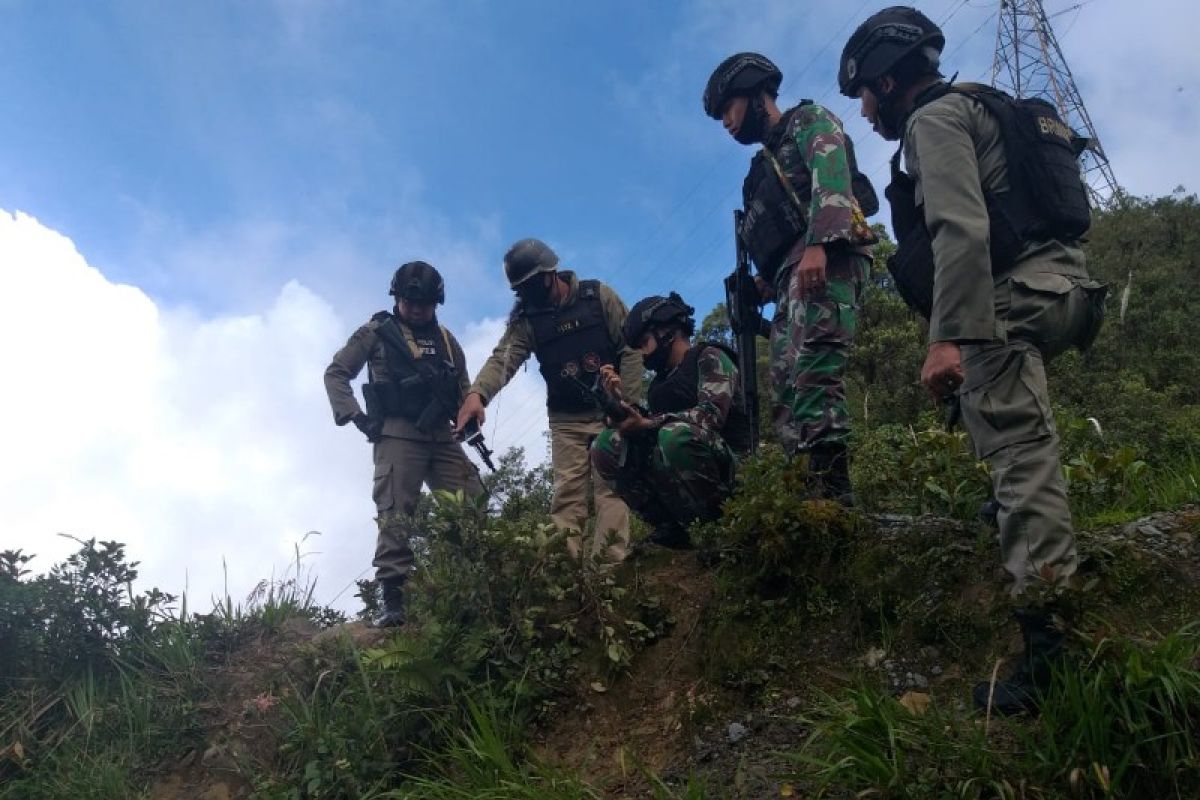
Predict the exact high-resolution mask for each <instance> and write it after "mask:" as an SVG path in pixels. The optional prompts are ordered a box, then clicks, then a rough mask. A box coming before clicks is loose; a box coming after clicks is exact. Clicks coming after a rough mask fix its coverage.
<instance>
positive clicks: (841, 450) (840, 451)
mask: <svg viewBox="0 0 1200 800" xmlns="http://www.w3.org/2000/svg"><path fill="white" fill-rule="evenodd" d="M808 471H809V474H810V476H811V478H812V480H813V487H814V488H815V489H816V490H817V492H818V493H819V494H820V496H821V497H823V498H825V499H826V500H835V501H837V502H838V503H841V504H842V505H844V506H847V507H851V506H853V505H854V490H853V488H852V487H851V486H850V457H849V455H848V454H847V452H846V445H845V443H844V442H822V443H821V444H818V445H816V446H814V447H813V449H812V450H811V451H809V456H808Z"/></svg>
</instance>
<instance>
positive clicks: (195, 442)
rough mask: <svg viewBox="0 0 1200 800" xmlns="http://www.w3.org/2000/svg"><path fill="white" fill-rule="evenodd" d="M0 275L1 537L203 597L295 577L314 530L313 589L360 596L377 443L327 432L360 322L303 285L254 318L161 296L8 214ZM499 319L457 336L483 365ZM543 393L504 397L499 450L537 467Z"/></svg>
mask: <svg viewBox="0 0 1200 800" xmlns="http://www.w3.org/2000/svg"><path fill="white" fill-rule="evenodd" d="M0 282H2V284H0V285H2V289H0V358H2V361H3V363H4V364H5V366H6V367H7V368H8V370H9V376H10V377H9V380H8V386H9V387H10V388H9V390H8V391H7V392H5V393H3V395H0V441H3V442H4V443H5V444H4V451H5V458H4V459H3V460H2V461H0V530H2V531H3V532H4V534H3V535H4V538H3V541H2V542H0V547H4V548H22V549H24V550H25V551H26V552H30V553H36V554H37V555H38V558H37V560H36V561H35V562H34V566H35V567H37V568H39V569H46V568H48V567H49V566H50V565H51V564H52V563H54V562H55V561H57V560H58V559H61V558H62V557H63V556H64V555H66V554H67V553H68V552H70V551H71V550H73V549H75V547H76V545H75V543H74V542H71V541H69V540H66V539H63V538H61V537H57V536H55V535H54V534H56V533H59V532H63V533H69V534H71V535H73V536H76V537H80V538H89V537H93V536H95V537H97V538H100V539H116V540H118V541H121V542H124V543H126V545H127V552H128V553H129V555H130V558H131V559H135V560H139V561H141V562H142V566H141V574H142V581H143V585H151V584H153V585H158V586H159V587H160V588H162V589H164V590H166V591H170V592H179V591H181V590H182V589H184V587H185V581H186V584H187V586H188V588H189V591H190V594H191V596H192V604H193V607H196V606H197V605H200V606H203V605H204V604H205V603H206V602H207V599H208V597H209V596H210V595H213V594H217V593H221V592H223V591H224V586H225V585H226V581H227V585H228V587H229V590H230V593H231V594H232V595H233V596H234V598H235V599H239V598H240V597H243V596H244V595H245V594H246V593H247V592H248V591H249V590H250V589H251V588H252V587H253V586H254V584H255V583H257V582H258V581H259V580H260V579H262V578H266V577H271V576H272V575H275V576H280V575H282V574H284V572H285V571H286V570H287V569H288V566H289V564H290V562H291V560H292V558H293V556H294V550H293V548H294V547H295V545H296V544H297V543H298V542H300V541H301V539H302V538H303V537H304V534H305V533H306V532H307V531H310V530H318V531H321V532H322V534H323V535H322V536H321V537H317V538H310V539H309V540H307V541H306V542H305V543H304V545H303V549H304V550H306V551H315V552H313V553H311V554H310V555H308V556H306V558H305V559H304V564H305V565H306V566H307V567H308V568H310V569H311V570H312V573H313V574H315V575H316V576H317V578H318V592H317V594H318V597H319V598H321V599H323V600H326V601H328V600H331V599H333V598H334V597H335V596H337V595H339V594H340V597H339V598H338V599H337V601H336V603H337V605H339V606H341V607H343V608H351V607H353V605H354V604H353V602H352V597H351V596H352V584H353V580H354V578H355V577H358V576H359V575H360V574H362V573H364V572H367V573H368V574H369V567H370V559H371V554H372V552H373V545H374V524H373V522H372V517H373V512H374V509H373V507H372V505H371V501H370V480H371V463H370V450H369V448H368V446H367V445H366V443H365V442H363V441H362V440H361V438H360V436H359V435H358V433H357V431H354V430H353V428H342V429H339V428H336V427H335V426H334V425H333V424H332V416H331V414H330V411H329V407H328V401H327V400H326V398H325V393H324V391H323V387H322V382H321V375H322V373H323V371H324V368H325V366H326V364H327V363H328V360H329V357H330V356H331V355H332V354H333V352H334V351H335V350H336V349H337V348H338V347H339V346H340V345H341V344H342V343H343V342H344V341H345V339H346V337H347V336H348V335H349V334H350V333H351V332H352V330H353V329H354V327H355V326H356V325H358V324H361V321H358V320H355V321H351V322H346V321H344V320H342V319H339V318H338V316H337V315H336V314H335V313H334V311H333V309H332V308H331V306H330V304H329V303H327V302H326V301H325V300H323V299H322V298H321V297H319V296H317V295H316V294H315V293H313V292H312V291H311V290H309V289H307V288H305V287H304V286H303V285H301V284H299V283H297V282H295V281H293V282H290V283H287V284H286V285H284V286H283V287H282V289H279V290H278V292H277V294H276V296H275V297H274V298H273V300H272V301H271V302H270V304H269V306H268V307H266V308H264V309H262V310H261V311H258V312H256V313H248V314H244V315H239V316H218V317H213V318H202V317H199V316H197V315H196V314H195V313H194V312H190V311H187V310H178V309H167V308H160V307H158V306H157V305H156V304H155V303H154V301H152V300H151V299H150V298H149V297H148V296H147V295H146V294H145V293H143V292H142V291H141V290H140V289H138V288H136V287H133V286H128V285H120V284H115V283H112V282H110V281H109V280H107V279H106V278H105V277H104V275H103V274H102V273H101V272H100V271H99V270H97V269H95V268H94V267H92V266H89V265H88V263H87V262H86V260H85V258H84V257H83V256H82V255H81V254H80V253H79V252H78V251H77V250H76V248H75V246H74V244H73V243H72V242H71V241H70V240H69V239H68V238H66V237H64V236H62V235H60V234H58V233H56V232H55V231H52V230H50V229H48V228H46V227H44V226H43V225H41V224H40V223H39V222H38V221H37V220H36V219H34V218H32V217H30V216H27V215H25V214H21V213H16V214H11V213H8V212H3V211H0ZM369 313H370V312H367V313H364V314H363V320H362V321H365V318H366V316H368V314H369ZM502 326H503V321H502V320H494V319H492V320H483V321H480V322H478V323H475V324H472V325H470V326H469V327H468V328H467V329H466V331H465V332H464V333H463V336H462V337H461V339H462V341H463V344H464V348H465V349H466V350H467V352H468V359H469V360H468V364H469V365H470V367H471V368H472V369H473V370H475V369H478V367H479V365H480V364H482V361H483V358H484V356H485V355H486V354H487V353H488V352H490V349H491V346H492V345H493V344H494V343H495V342H496V341H497V340H498V339H499V333H500V330H501V329H502ZM543 396H544V390H543V389H542V387H541V381H540V379H539V378H538V377H537V375H536V373H535V372H534V371H532V370H530V371H529V372H527V373H521V374H519V376H518V378H517V380H515V381H514V383H513V385H512V386H510V387H509V388H508V389H507V390H506V391H505V392H504V393H503V394H502V395H501V396H500V399H499V401H498V403H494V404H493V407H492V409H491V419H490V420H489V424H488V425H487V426H486V431H487V433H488V434H489V438H491V439H492V446H493V447H494V448H495V450H496V452H497V453H499V452H502V451H503V449H504V448H506V447H507V446H510V445H524V446H525V447H526V450H527V453H528V454H529V455H530V456H531V457H532V458H533V459H535V460H540V458H541V457H542V456H543V454H544V447H543V446H542V443H541V438H540V437H541V432H542V431H543V430H544V429H545V411H544V406H543V400H542V397H543ZM497 417H499V419H500V427H499V428H496V427H495V426H494V425H493V424H492V421H493V420H495V419H496V418H497ZM223 559H224V561H225V562H226V564H227V565H228V573H227V576H226V574H225V573H224V570H223V567H222V560H223ZM348 587H349V588H348Z"/></svg>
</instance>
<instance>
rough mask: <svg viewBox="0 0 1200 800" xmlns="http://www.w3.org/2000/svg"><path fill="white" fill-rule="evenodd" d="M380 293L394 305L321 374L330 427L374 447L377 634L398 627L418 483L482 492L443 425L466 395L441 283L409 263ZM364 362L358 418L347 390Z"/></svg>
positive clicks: (419, 263) (463, 365)
mask: <svg viewBox="0 0 1200 800" xmlns="http://www.w3.org/2000/svg"><path fill="white" fill-rule="evenodd" d="M389 294H391V295H392V296H394V297H395V298H396V304H395V307H394V308H393V309H392V311H391V312H390V313H389V312H387V311H380V312H379V313H377V314H375V315H374V316H373V317H371V320H370V321H369V322H368V323H367V324H366V325H363V326H362V327H361V328H359V329H358V330H357V331H355V332H354V335H353V336H351V337H350V341H348V342H347V343H346V346H345V347H343V348H342V349H341V350H339V351H338V352H337V354H336V355H335V356H334V357H333V362H332V363H331V364H330V365H329V366H328V367H327V368H326V370H325V391H326V392H327V393H328V394H329V403H330V405H331V406H332V407H333V419H334V422H336V423H337V424H338V425H345V424H346V423H347V422H352V423H354V425H355V427H357V428H358V429H359V430H360V431H361V432H362V433H363V434H364V435H365V436H366V437H367V441H369V442H371V443H372V444H373V445H374V455H375V485H374V490H373V497H374V499H375V508H376V511H377V512H378V517H377V518H376V521H377V522H378V524H379V538H378V539H377V541H376V545H375V560H374V565H375V570H376V571H375V576H376V579H377V580H378V581H379V584H380V586H381V588H382V590H383V614H382V616H380V618H379V619H378V620H376V623H375V624H376V625H377V626H378V627H392V626H396V625H403V624H404V621H405V614H404V582H405V580H406V579H407V577H408V573H409V572H410V570H411V569H412V562H413V552H412V548H411V547H409V542H408V539H409V536H410V535H411V534H412V533H414V532H415V531H414V530H413V528H414V518H413V514H414V512H415V511H416V505H417V500H418V498H419V497H420V494H421V485H422V484H428V485H429V488H430V489H445V490H448V491H458V490H462V491H463V493H464V494H465V495H467V496H474V495H477V494H479V493H481V492H482V491H483V485H482V484H481V483H480V480H479V473H478V471H477V470H476V469H475V467H474V465H472V464H471V462H470V461H469V460H468V459H467V457H466V455H465V454H464V453H463V450H462V446H461V445H460V444H459V443H458V442H457V441H455V438H454V435H453V428H452V427H451V420H452V419H453V417H454V413H455V411H456V410H457V409H458V405H459V403H460V401H461V398H462V396H463V393H464V391H465V390H466V388H467V364H466V359H465V357H464V356H463V351H462V347H460V346H459V344H458V341H457V340H456V339H455V338H454V336H453V335H452V334H451V333H450V332H449V331H448V330H446V329H445V328H443V327H442V326H441V325H439V324H438V321H437V315H436V313H435V312H436V308H437V306H438V305H439V304H441V303H444V302H445V299H446V298H445V285H444V284H443V282H442V276H441V275H439V274H438V271H437V270H436V269H434V268H433V267H432V266H430V265H429V264H426V263H425V262H424V261H411V262H409V263H407V264H404V265H403V266H401V267H400V268H399V269H398V270H396V273H395V275H394V276H393V277H392V286H391V289H390V290H389ZM364 365H366V366H367V370H368V375H369V378H370V382H369V383H368V384H367V385H365V386H364V387H363V396H364V399H365V400H366V406H367V412H366V413H363V410H362V408H361V407H360V406H359V405H358V401H357V400H355V398H354V391H353V390H352V389H351V388H350V381H352V380H354V378H356V377H358V374H359V372H361V371H362V368H363V366H364Z"/></svg>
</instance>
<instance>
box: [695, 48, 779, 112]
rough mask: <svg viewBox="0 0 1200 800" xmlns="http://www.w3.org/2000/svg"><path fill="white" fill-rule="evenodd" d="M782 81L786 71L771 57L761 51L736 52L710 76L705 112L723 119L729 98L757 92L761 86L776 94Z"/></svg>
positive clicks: (705, 89) (705, 98)
mask: <svg viewBox="0 0 1200 800" xmlns="http://www.w3.org/2000/svg"><path fill="white" fill-rule="evenodd" d="M782 82H783V73H782V72H780V71H779V67H777V66H775V64H774V63H772V62H771V59H769V58H767V57H766V56H764V55H760V54H758V53H736V54H734V55H732V56H730V57H729V58H727V59H725V60H724V61H722V62H721V63H720V64H718V65H717V68H716V69H715V70H713V74H712V75H711V76H709V79H708V84H707V85H706V86H705V87H704V113H705V114H708V115H709V116H710V117H712V118H713V119H720V118H721V110H722V109H723V108H724V107H725V103H726V102H727V101H728V100H729V98H731V97H737V96H739V95H749V94H753V93H754V92H756V91H757V90H758V89H760V88H761V89H764V90H765V91H766V92H767V93H768V94H769V95H771V96H772V97H775V96H776V95H778V94H779V84H780V83H782Z"/></svg>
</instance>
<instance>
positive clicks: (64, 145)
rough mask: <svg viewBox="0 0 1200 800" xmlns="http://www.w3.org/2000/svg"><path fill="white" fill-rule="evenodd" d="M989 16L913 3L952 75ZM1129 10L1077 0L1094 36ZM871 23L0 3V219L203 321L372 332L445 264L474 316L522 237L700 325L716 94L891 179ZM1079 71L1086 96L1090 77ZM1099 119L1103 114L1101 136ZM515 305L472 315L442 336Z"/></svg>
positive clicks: (720, 189)
mask: <svg viewBox="0 0 1200 800" xmlns="http://www.w3.org/2000/svg"><path fill="white" fill-rule="evenodd" d="M995 5H996V4H995V3H992V2H986V1H985V0H931V1H930V2H926V3H923V4H922V7H923V8H924V10H926V11H927V13H929V14H930V15H931V16H932V17H934V18H935V19H937V20H939V21H944V23H945V26H946V31H947V36H948V40H949V45H948V47H947V53H948V58H947V67H948V68H949V69H951V70H960V71H961V74H962V76H963V77H980V76H981V75H982V74H984V73H986V72H987V67H988V65H989V64H990V61H991V47H992V43H993V41H994V23H990V24H989V20H990V19H994V11H995ZM1073 5H1075V4H1074V3H1067V2H1065V0H1062V1H1061V2H1049V3H1047V7H1048V8H1049V9H1051V11H1052V12H1053V10H1054V9H1056V8H1061V9H1068V10H1067V11H1066V12H1064V13H1062V14H1061V15H1059V17H1057V18H1056V20H1055V22H1056V24H1058V25H1059V29H1060V31H1061V32H1062V39H1063V43H1064V47H1065V48H1066V49H1067V51H1068V56H1069V57H1070V56H1071V55H1073V53H1072V51H1071V45H1072V44H1075V45H1077V47H1076V53H1078V54H1080V57H1081V60H1082V58H1083V56H1084V55H1087V53H1088V51H1086V50H1080V48H1079V47H1078V45H1080V44H1082V42H1081V41H1080V40H1079V37H1078V36H1077V33H1078V29H1077V23H1079V22H1080V13H1081V12H1080V11H1078V10H1075V11H1072V10H1070V9H1071V7H1072V6H1073ZM1117 5H1119V4H1118V3H1116V0H1093V2H1092V3H1090V4H1089V5H1088V6H1087V9H1086V10H1085V11H1083V12H1082V13H1083V14H1084V15H1087V16H1084V17H1083V21H1084V22H1085V23H1087V22H1091V21H1099V20H1100V18H1101V16H1102V15H1111V14H1112V12H1115V11H1116V6H1117ZM1150 5H1155V4H1150ZM1169 5H1170V4H1167V3H1164V4H1163V6H1164V10H1168V8H1167V7H1168V6H1169ZM1180 7H1182V6H1180ZM874 8H875V5H873V4H871V3H859V2H857V0H853V1H852V2H849V3H844V4H840V5H834V4H826V3H815V2H780V1H779V0H766V1H765V2H764V1H762V0H760V1H759V2H747V3H735V2H722V1H718V0H708V1H706V2H699V3H667V2H658V3H644V2H638V3H635V2H614V3H595V4H584V3H551V2H510V3H487V2H448V3H436V2H405V3H400V2H394V3H366V2H358V3H352V2H310V1H309V0H297V1H296V2H282V1H281V2H258V3H242V2H206V3H152V2H113V3H74V2H70V3H63V2H21V1H19V0H18V1H16V2H14V1H13V0H8V2H5V3H3V4H0V14H2V17H3V25H2V26H0V58H2V59H3V62H4V65H5V69H4V70H3V72H2V73H0V93H2V94H0V96H3V97H4V98H5V104H6V107H7V113H6V114H5V115H3V119H2V120H0V142H2V143H3V145H4V148H3V153H2V154H0V189H2V190H3V196H0V201H2V202H3V203H4V204H5V205H7V206H9V207H15V208H21V209H26V210H29V211H30V212H31V213H34V214H35V215H37V216H38V217H39V219H41V220H43V221H45V222H46V223H47V224H48V225H50V226H51V227H53V228H55V229H57V230H61V231H63V232H66V233H67V234H68V235H70V236H71V237H72V239H73V240H74V241H75V242H76V243H77V244H78V245H79V246H80V248H81V249H82V250H83V251H84V252H85V253H87V254H88V256H89V258H90V259H91V260H92V261H93V262H94V263H96V264H98V265H100V266H101V267H102V269H103V270H104V271H105V273H106V274H107V275H109V276H110V277H112V278H113V279H115V280H120V281H129V282H132V283H135V284H137V285H139V286H141V287H142V288H144V289H145V290H146V291H148V292H149V293H150V294H151V295H152V296H154V297H155V298H157V299H161V300H163V301H164V302H167V303H171V304H187V305H195V306H197V307H198V308H200V309H201V310H205V311H224V310H231V309H239V308H246V307H252V306H253V305H254V304H255V303H259V302H261V300H262V299H263V298H264V297H266V296H268V295H270V294H271V293H273V292H274V291H275V290H276V289H277V287H278V285H279V284H280V282H281V281H280V279H281V278H284V279H286V278H298V279H300V280H302V281H304V282H305V283H306V284H307V285H309V286H311V287H313V288H314V289H316V290H317V291H319V292H320V293H322V294H323V295H324V296H327V297H329V298H330V299H331V300H332V301H333V302H334V303H335V305H337V306H339V307H343V306H342V303H345V304H346V305H345V307H346V308H361V307H362V304H363V303H364V302H366V303H367V305H370V303H369V302H367V301H368V298H371V297H374V296H376V295H375V287H378V286H381V285H385V281H384V279H382V278H381V277H380V276H381V275H384V274H386V273H387V272H388V271H389V268H390V267H391V266H392V265H394V264H396V263H398V262H400V261H403V260H406V259H408V258H410V257H417V256H422V257H425V258H428V259H429V260H431V261H433V262H434V263H435V264H439V263H445V265H446V266H447V270H446V271H447V273H449V274H448V278H449V279H450V290H451V297H452V298H456V297H457V299H459V300H462V299H463V296H462V295H461V294H459V295H457V296H456V295H455V288H456V287H455V279H456V278H460V277H461V279H462V280H463V281H464V282H466V283H467V285H470V286H481V285H482V284H481V283H480V281H483V280H485V279H486V280H487V281H490V282H494V280H495V276H496V274H497V270H496V266H497V264H498V262H499V255H500V254H501V253H502V252H503V250H504V248H505V246H506V245H507V244H508V243H509V242H511V241H513V240H515V239H517V238H520V237H522V236H526V235H535V236H540V237H543V238H546V239H548V240H549V241H551V242H553V243H554V244H555V245H556V246H558V247H559V248H560V249H562V250H563V255H564V256H565V257H566V258H567V260H568V262H569V263H570V264H572V265H576V266H578V267H579V268H580V269H581V270H582V271H584V272H586V273H589V274H594V275H597V276H599V277H603V278H605V279H607V280H609V281H611V282H612V283H613V284H614V285H615V286H616V287H617V288H618V290H620V291H622V292H623V293H625V294H628V295H629V297H628V298H627V299H628V300H629V302H630V303H632V302H633V301H634V300H636V299H637V297H636V296H635V295H639V294H640V293H642V292H644V291H645V292H649V291H661V290H664V289H666V288H668V283H669V281H667V280H666V276H676V277H675V280H677V281H679V283H680V285H679V286H678V287H677V288H680V289H683V290H685V294H687V295H689V296H694V298H695V300H696V303H695V304H696V305H697V306H699V307H702V308H704V309H708V308H710V307H711V305H712V303H713V302H715V301H716V299H717V295H716V294H715V292H714V291H713V287H714V286H715V285H716V280H715V279H716V277H717V275H718V274H719V273H720V272H722V271H723V270H725V269H726V267H727V265H728V263H729V261H730V258H731V255H730V244H729V241H728V237H727V236H725V235H724V231H725V230H726V229H727V228H728V225H727V218H728V216H729V214H728V211H729V209H730V208H732V204H733V201H734V199H735V198H736V190H737V187H738V185H739V183H740V177H741V173H742V171H743V169H744V165H745V163H746V160H747V159H748V157H749V155H750V151H749V150H748V149H745V148H741V147H738V146H736V145H735V144H733V143H732V142H731V141H730V140H729V139H728V138H727V137H725V136H724V134H723V133H722V131H721V130H720V128H719V126H718V125H717V124H716V123H713V122H711V121H709V120H708V119H707V118H705V117H704V116H703V114H702V113H701V112H700V108H699V101H698V97H699V94H700V91H701V88H702V86H703V84H704V80H705V79H706V77H707V75H708V72H709V70H711V68H712V66H713V65H714V64H715V63H716V62H717V61H719V60H720V59H721V58H722V57H723V56H724V55H726V54H728V53H729V52H732V51H735V50H738V49H749V48H754V49H760V50H763V51H764V52H766V53H767V54H768V55H770V56H771V57H773V58H774V59H776V60H777V61H778V63H779V64H780V65H781V67H783V69H784V72H785V82H784V91H783V95H784V99H785V100H795V99H797V98H798V97H799V96H801V95H804V96H815V97H817V98H818V99H824V100H825V101H826V102H828V103H829V104H830V106H831V107H832V108H833V109H834V110H835V111H836V112H838V113H841V114H842V115H843V116H844V117H845V118H846V121H847V124H848V126H849V128H850V130H851V132H852V133H853V134H855V135H856V137H857V138H858V139H859V140H860V150H861V151H862V152H863V156H864V157H863V161H864V166H865V167H866V168H867V169H869V170H871V171H873V172H874V174H875V176H876V177H877V178H878V182H879V183H882V182H883V178H884V174H885V173H884V170H883V169H882V164H883V161H884V159H885V157H886V150H885V149H884V146H883V145H882V144H881V143H880V142H878V141H877V140H875V138H874V137H872V136H870V135H869V133H868V132H867V130H866V128H865V127H864V126H863V125H861V124H860V123H859V121H858V120H857V111H856V109H854V107H853V104H851V103H850V102H849V101H846V100H845V99H844V98H841V97H840V96H838V95H837V94H836V92H835V91H833V75H834V70H835V68H836V57H837V55H838V52H839V51H840V47H841V44H842V43H843V42H844V40H845V38H846V36H847V34H848V32H849V30H851V29H852V25H853V24H857V22H858V21H860V20H861V19H862V18H864V16H865V15H866V14H867V13H869V12H870V11H871V10H874ZM1073 35H1074V36H1076V38H1074V39H1073V38H1072V36H1073ZM1109 55H1110V57H1111V56H1112V55H1115V54H1113V53H1112V52H1111V51H1110V52H1109ZM1077 73H1078V74H1079V78H1080V82H1081V83H1082V84H1083V85H1084V96H1085V100H1087V99H1088V91H1087V89H1088V84H1089V82H1090V79H1091V73H1090V72H1089V70H1087V69H1082V70H1080V69H1078V68H1077ZM1107 111H1108V109H1105V108H1100V107H1096V108H1093V115H1094V116H1096V117H1097V118H1098V124H1100V127H1101V128H1102V132H1103V128H1104V124H1103V123H1104V122H1105V117H1106V112H1107ZM1117 166H1118V168H1119V167H1120V166H1121V165H1120V164H1119V163H1118V164H1117ZM1118 177H1119V178H1121V177H1122V176H1121V175H1120V174H1118ZM1129 177H1133V176H1132V175H1130V176H1129ZM1135 183H1139V184H1143V185H1136V186H1135V187H1134V188H1135V190H1141V191H1151V192H1152V191H1160V192H1161V191H1168V190H1170V189H1171V188H1173V185H1174V184H1170V179H1165V180H1161V181H1157V182H1155V184H1156V185H1149V182H1145V181H1140V180H1137V181H1135ZM500 288H501V289H502V288H503V287H502V286H501V287H500ZM507 302H508V298H507V296H505V295H504V293H503V292H502V291H498V292H487V293H480V294H478V295H472V296H471V297H470V303H469V304H466V305H464V304H462V303H460V302H454V301H453V300H452V302H451V305H450V306H449V307H448V308H447V313H446V316H447V318H448V320H449V321H451V322H455V321H459V320H461V319H464V318H465V319H474V318H476V317H477V316H479V315H480V314H497V313H500V312H501V311H502V310H503V308H504V307H505V306H506V305H507Z"/></svg>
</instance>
